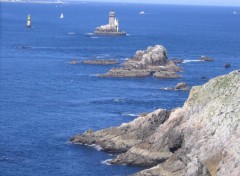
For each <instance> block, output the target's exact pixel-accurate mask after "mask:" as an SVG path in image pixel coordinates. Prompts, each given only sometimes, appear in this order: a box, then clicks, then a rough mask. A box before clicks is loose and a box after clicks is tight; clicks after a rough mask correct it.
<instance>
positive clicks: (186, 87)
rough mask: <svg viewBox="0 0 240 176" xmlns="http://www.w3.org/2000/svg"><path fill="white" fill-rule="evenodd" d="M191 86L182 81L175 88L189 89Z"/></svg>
mask: <svg viewBox="0 0 240 176" xmlns="http://www.w3.org/2000/svg"><path fill="white" fill-rule="evenodd" d="M188 89H189V87H188V85H187V83H186V82H180V83H178V84H177V85H176V86H175V90H188Z"/></svg>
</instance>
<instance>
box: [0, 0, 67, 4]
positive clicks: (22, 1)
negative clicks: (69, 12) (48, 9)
mask: <svg viewBox="0 0 240 176" xmlns="http://www.w3.org/2000/svg"><path fill="white" fill-rule="evenodd" d="M1 2H7V3H34V4H68V2H62V1H60V2H58V1H28V0H25V1H24V0H0V3H1Z"/></svg>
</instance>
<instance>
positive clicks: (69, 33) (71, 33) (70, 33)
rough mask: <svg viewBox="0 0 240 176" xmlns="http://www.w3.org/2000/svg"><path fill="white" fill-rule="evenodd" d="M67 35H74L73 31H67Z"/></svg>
mask: <svg viewBox="0 0 240 176" xmlns="http://www.w3.org/2000/svg"><path fill="white" fill-rule="evenodd" d="M67 34H68V35H75V32H68V33H67Z"/></svg>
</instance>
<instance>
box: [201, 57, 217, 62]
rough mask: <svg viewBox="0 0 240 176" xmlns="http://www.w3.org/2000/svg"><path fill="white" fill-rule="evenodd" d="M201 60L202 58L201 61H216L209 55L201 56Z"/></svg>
mask: <svg viewBox="0 0 240 176" xmlns="http://www.w3.org/2000/svg"><path fill="white" fill-rule="evenodd" d="M200 60H201V61H214V59H213V58H210V57H207V56H201V57H200Z"/></svg>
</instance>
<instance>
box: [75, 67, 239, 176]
mask: <svg viewBox="0 0 240 176" xmlns="http://www.w3.org/2000/svg"><path fill="white" fill-rule="evenodd" d="M239 104H240V71H234V72H231V73H230V74H227V75H224V76H219V77H216V78H214V79H211V80H209V82H207V83H206V84H204V85H203V86H196V87H193V88H192V89H191V91H190V94H189V98H188V99H187V101H186V102H185V104H184V106H183V107H182V108H176V109H173V110H171V111H168V110H164V109H158V110H156V111H154V112H152V113H149V114H147V115H144V116H140V117H138V118H137V119H135V120H134V121H132V122H130V123H125V124H122V125H121V126H119V127H112V128H108V129H104V130H100V131H96V132H91V133H89V132H87V133H85V134H80V135H77V136H75V137H73V138H72V139H71V141H72V142H73V143H75V144H82V143H83V144H98V145H100V146H101V147H102V149H103V150H105V151H112V152H121V153H120V154H119V155H118V156H117V157H116V158H115V159H113V160H111V161H110V162H111V163H112V164H128V165H140V166H154V167H152V168H149V169H146V170H143V171H141V172H138V173H136V174H135V175H137V176H143V175H169V176H177V175H178V176H193V175H194V176H195V175H201V176H207V175H209V176H210V175H224V176H225V175H231V176H238V175H240V146H239V144H240V125H239V123H240V106H239Z"/></svg>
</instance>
